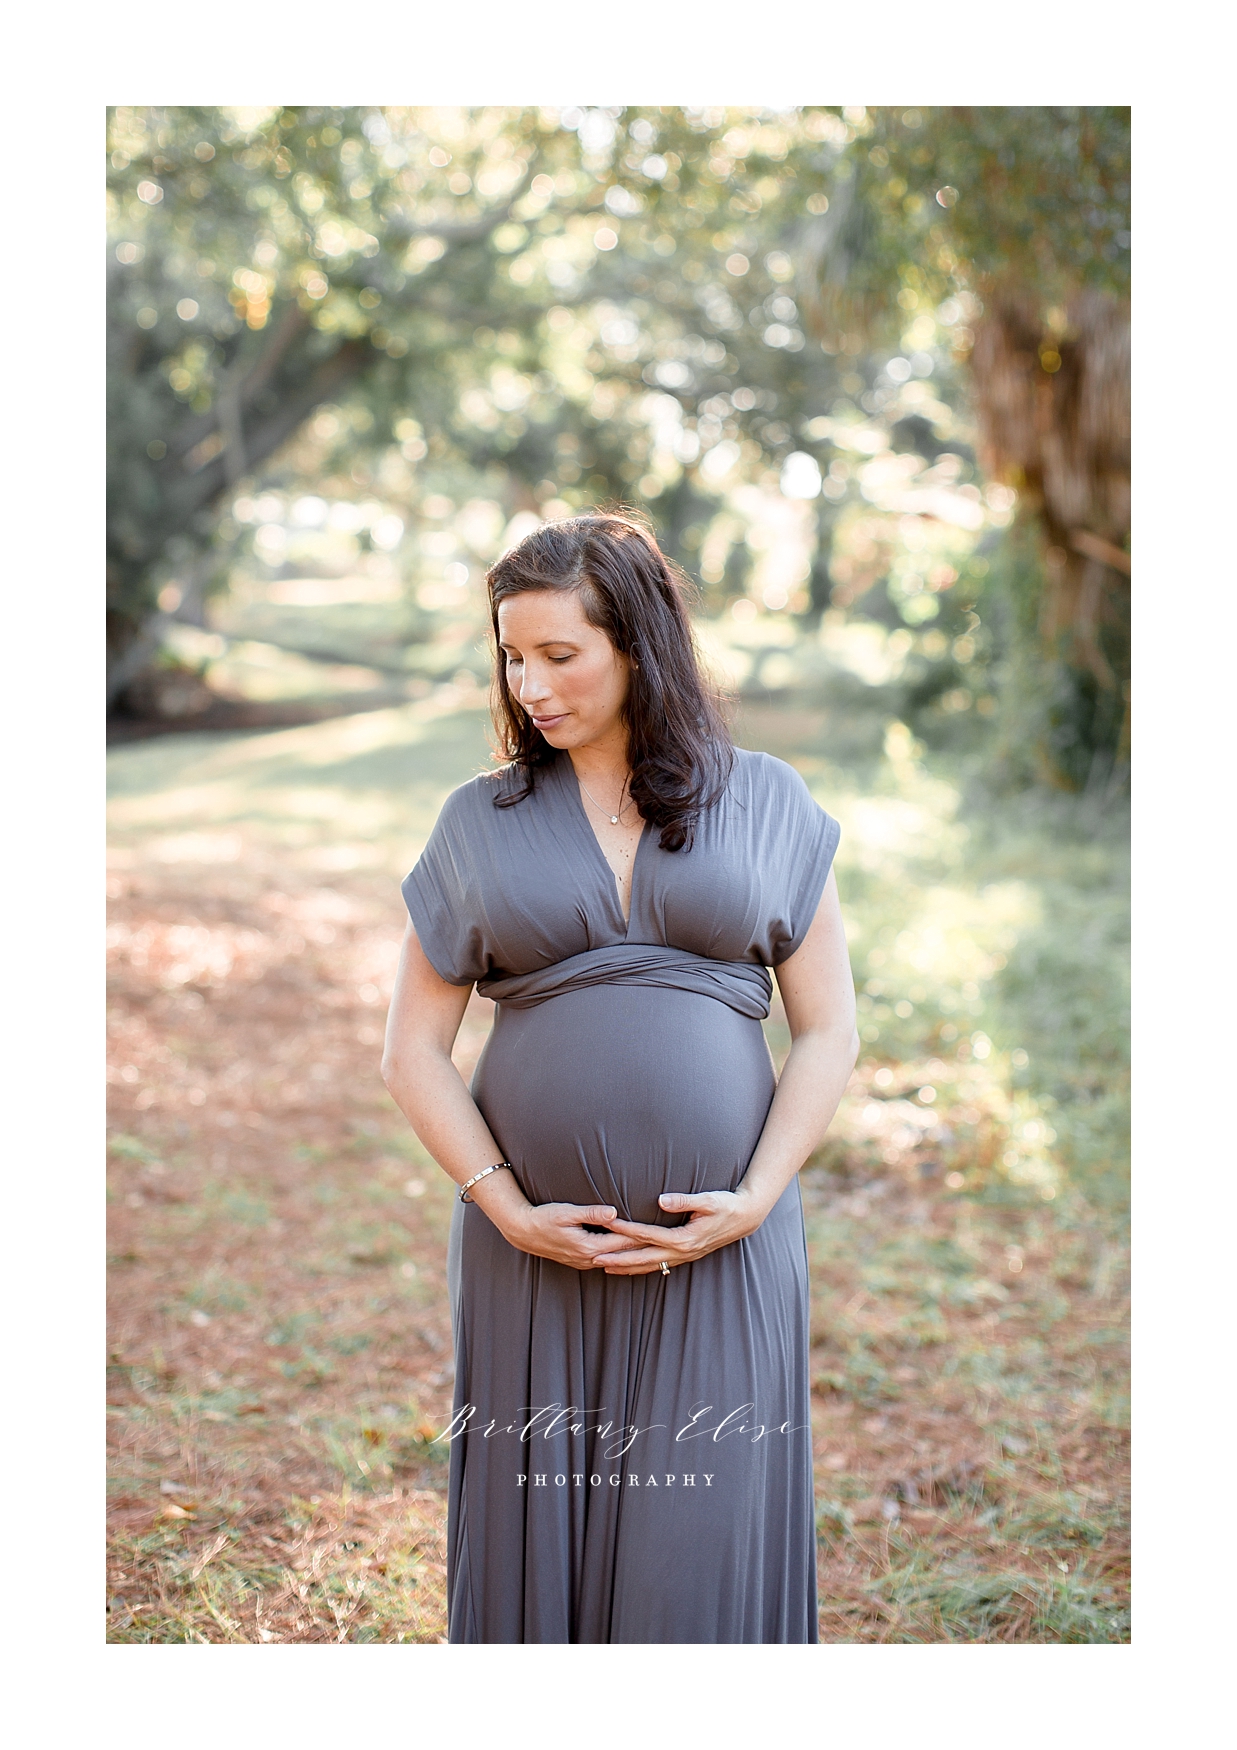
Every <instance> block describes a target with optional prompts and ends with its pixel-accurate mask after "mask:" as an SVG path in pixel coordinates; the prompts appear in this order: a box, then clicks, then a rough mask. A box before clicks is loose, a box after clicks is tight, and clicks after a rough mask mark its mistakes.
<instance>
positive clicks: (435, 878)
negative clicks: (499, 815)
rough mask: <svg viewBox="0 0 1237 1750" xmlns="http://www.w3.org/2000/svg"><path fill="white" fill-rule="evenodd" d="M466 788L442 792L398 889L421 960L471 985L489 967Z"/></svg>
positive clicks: (472, 808) (471, 800) (451, 978)
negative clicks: (423, 840) (418, 851)
mask: <svg viewBox="0 0 1237 1750" xmlns="http://www.w3.org/2000/svg"><path fill="white" fill-rule="evenodd" d="M470 788H471V787H470V786H465V788H464V789H463V790H455V791H453V792H452V794H451V795H450V796H448V798H447V800H446V802H445V803H444V804H443V807H442V812H441V813H440V814H439V816H438V820H437V823H436V824H435V827H434V830H433V832H432V833H431V834H430V836H429V841H428V843H427V844H426V846H425V849H424V850H423V851H422V853H421V855H420V857H419V858H418V859H417V862H416V864H415V866H414V867H413V868H412V869H411V870H410V871H409V872H408V874H407V875H406V876H405V877H404V880H403V882H402V884H401V887H400V891H401V892H402V894H403V896H404V904H405V905H406V906H407V907H408V915H409V917H410V918H411V919H412V927H413V929H414V930H415V931H416V932H417V940H418V942H420V944H421V947H422V950H423V951H424V954H425V958H426V959H427V960H428V961H429V963H430V965H431V966H432V967H433V968H434V971H435V972H436V973H437V974H438V976H439V977H440V978H442V979H445V980H446V982H447V983H448V984H475V983H476V982H477V980H478V979H481V978H484V977H485V975H486V973H487V972H488V971H489V969H490V968H489V956H488V954H487V953H486V947H485V930H484V927H483V920H482V916H481V912H480V907H479V906H478V903H477V898H478V895H477V881H476V853H475V847H474V846H473V845H472V844H471V843H470V833H469V830H468V825H469V817H470V815H471V814H473V813H474V812H475V805H476V800H477V799H476V797H475V796H469V794H468V791H469V789H470Z"/></svg>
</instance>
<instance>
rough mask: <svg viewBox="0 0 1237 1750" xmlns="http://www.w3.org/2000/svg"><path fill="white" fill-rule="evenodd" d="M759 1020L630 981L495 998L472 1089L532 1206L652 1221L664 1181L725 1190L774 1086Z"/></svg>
mask: <svg viewBox="0 0 1237 1750" xmlns="http://www.w3.org/2000/svg"><path fill="white" fill-rule="evenodd" d="M774 1086H775V1083H774V1074H773V1063H772V1060H771V1059H770V1056H769V1049H768V1046H767V1044H766V1043H765V1037H764V1032H763V1030H762V1028H761V1025H760V1022H759V1021H756V1020H753V1019H751V1018H749V1017H748V1016H746V1015H740V1014H737V1013H736V1012H735V1011H734V1010H733V1009H731V1008H729V1007H727V1005H726V1004H724V1003H720V1002H717V1001H716V1000H715V999H714V998H712V997H707V996H700V995H697V994H695V993H693V992H689V991H678V990H663V989H650V988H648V987H643V986H623V985H599V986H595V987H593V988H590V989H585V990H576V991H569V992H566V993H565V994H563V995H562V996H558V997H554V998H552V999H551V1000H549V1001H548V1002H544V1003H540V1004H538V1005H537V1006H536V1007H534V1008H528V1009H509V1008H505V1007H504V1006H502V1005H501V1004H500V1005H499V1007H498V1013H497V1015H496V1017H495V1024H494V1030H493V1032H492V1034H491V1035H490V1038H489V1041H488V1043H487V1044H486V1047H485V1050H484V1051H483V1053H482V1055H481V1059H480V1061H479V1063H478V1064H477V1069H476V1073H475V1075H474V1077H473V1084H472V1090H473V1097H474V1099H475V1100H476V1102H477V1105H478V1106H479V1108H480V1110H481V1112H482V1113H483V1114H484V1116H485V1119H486V1122H487V1123H488V1124H489V1126H490V1128H491V1130H492V1131H493V1133H494V1136H495V1138H496V1140H497V1141H498V1144H499V1146H500V1147H501V1148H502V1150H503V1152H504V1154H505V1156H506V1158H507V1159H508V1160H509V1161H510V1162H511V1163H512V1165H513V1167H514V1168H515V1170H516V1176H517V1177H518V1179H519V1181H520V1184H521V1186H522V1187H523V1189H524V1192H525V1194H526V1195H527V1196H528V1198H529V1199H530V1200H531V1201H532V1202H534V1203H558V1202H562V1203H594V1202H598V1203H612V1204H613V1205H614V1206H615V1207H616V1208H617V1209H618V1211H619V1214H620V1215H621V1216H623V1217H624V1218H625V1219H627V1220H631V1221H648V1222H651V1221H661V1222H663V1223H665V1224H667V1225H670V1224H671V1223H672V1222H674V1221H676V1220H677V1219H678V1218H674V1217H666V1216H665V1215H664V1214H662V1212H661V1211H660V1210H659V1209H658V1206H657V1198H658V1196H659V1195H660V1193H661V1192H663V1191H718V1190H733V1188H734V1187H735V1185H737V1184H738V1182H739V1180H740V1179H741V1178H742V1177H743V1174H744V1172H745V1171H746V1169H747V1163H748V1161H749V1160H750V1159H751V1155H752V1151H753V1149H754V1148H755V1146H756V1143H757V1141H758V1140H759V1137H760V1132H761V1129H762V1127H763V1125H764V1121H765V1117H766V1115H767V1113H768V1110H769V1103H770V1101H771V1100H772V1098H773V1091H774Z"/></svg>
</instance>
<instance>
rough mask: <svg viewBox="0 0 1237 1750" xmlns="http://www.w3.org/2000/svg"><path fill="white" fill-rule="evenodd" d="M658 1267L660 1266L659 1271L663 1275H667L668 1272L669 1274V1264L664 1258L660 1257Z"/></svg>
mask: <svg viewBox="0 0 1237 1750" xmlns="http://www.w3.org/2000/svg"><path fill="white" fill-rule="evenodd" d="M659 1268H660V1270H661V1273H662V1275H663V1276H669V1274H670V1266H669V1264H667V1262H666V1260H665V1259H664V1258H663V1259H662V1261H661V1264H660V1266H659Z"/></svg>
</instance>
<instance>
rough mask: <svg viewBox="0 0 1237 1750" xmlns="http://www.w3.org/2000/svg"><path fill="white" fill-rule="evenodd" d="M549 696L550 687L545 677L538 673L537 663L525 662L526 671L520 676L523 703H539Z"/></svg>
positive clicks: (521, 700)
mask: <svg viewBox="0 0 1237 1750" xmlns="http://www.w3.org/2000/svg"><path fill="white" fill-rule="evenodd" d="M549 696H550V689H549V687H548V686H547V685H546V681H545V677H544V676H543V675H541V674H539V673H538V671H537V665H536V664H535V663H531V662H525V664H524V673H523V675H522V676H521V677H520V703H521V705H537V704H540V703H541V702H542V701H543V700H544V699H548V698H549Z"/></svg>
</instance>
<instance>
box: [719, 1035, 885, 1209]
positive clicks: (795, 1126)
mask: <svg viewBox="0 0 1237 1750" xmlns="http://www.w3.org/2000/svg"><path fill="white" fill-rule="evenodd" d="M858 1048H859V1041H858V1039H857V1037H856V1036H855V1033H854V1031H853V1029H851V1028H848V1027H838V1028H822V1029H819V1030H812V1031H809V1032H805V1033H801V1034H800V1035H799V1037H798V1038H797V1039H796V1040H795V1042H794V1044H793V1045H792V1046H791V1048H790V1055H789V1056H788V1057H787V1059H786V1063H785V1066H784V1068H783V1070H782V1073H781V1076H780V1078H779V1080H778V1084H777V1092H776V1093H775V1094H774V1096H773V1104H772V1105H771V1106H770V1108H769V1116H768V1117H767V1118H766V1120H765V1126H764V1129H763V1130H762V1132H761V1135H760V1141H759V1142H758V1143H757V1145H756V1149H755V1152H754V1154H753V1155H752V1158H751V1161H750V1162H749V1164H748V1169H747V1172H746V1173H745V1174H744V1177H743V1180H742V1184H741V1186H740V1191H741V1193H742V1194H743V1195H745V1196H747V1197H749V1198H751V1199H752V1200H753V1202H754V1204H755V1206H756V1208H757V1209H758V1210H759V1212H760V1217H761V1219H762V1220H763V1218H764V1216H765V1215H767V1214H768V1212H769V1210H770V1209H772V1207H773V1205H774V1204H775V1203H776V1202H777V1200H778V1198H779V1197H780V1196H781V1195H782V1192H783V1191H784V1190H785V1189H786V1187H787V1185H789V1183H790V1181H791V1180H792V1179H793V1178H794V1176H795V1174H796V1173H797V1172H798V1171H799V1168H800V1167H801V1166H802V1165H803V1163H804V1161H806V1160H807V1158H808V1156H809V1155H810V1154H811V1153H812V1151H813V1149H815V1148H818V1147H819V1146H820V1143H821V1142H822V1140H823V1139H824V1135H825V1132H826V1131H827V1130H828V1128H829V1125H830V1124H831V1123H832V1121H833V1116H834V1114H835V1112H836V1111H837V1109H838V1105H839V1104H840V1102H841V1099H842V1095H843V1094H844V1093H845V1092H846V1085H847V1083H848V1082H849V1080H850V1074H851V1071H852V1070H853V1069H854V1067H855V1058H856V1057H857V1055H858Z"/></svg>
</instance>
